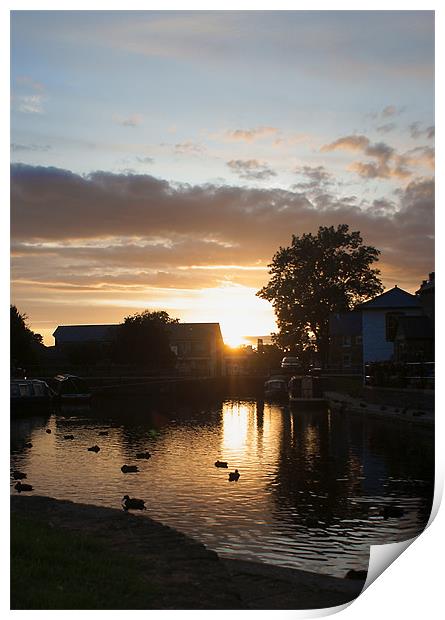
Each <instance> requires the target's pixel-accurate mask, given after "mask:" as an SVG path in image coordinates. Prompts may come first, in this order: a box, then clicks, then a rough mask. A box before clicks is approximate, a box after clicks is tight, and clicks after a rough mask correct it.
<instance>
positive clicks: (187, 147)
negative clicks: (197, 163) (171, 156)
mask: <svg viewBox="0 0 445 620" xmlns="http://www.w3.org/2000/svg"><path fill="white" fill-rule="evenodd" d="M174 150H175V153H178V154H180V155H200V154H201V153H203V152H204V151H205V147H204V146H203V145H202V144H198V143H197V142H192V141H191V140H187V141H186V142H180V143H178V144H175V146H174Z"/></svg>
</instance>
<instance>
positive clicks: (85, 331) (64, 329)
mask: <svg viewBox="0 0 445 620" xmlns="http://www.w3.org/2000/svg"><path fill="white" fill-rule="evenodd" d="M117 327H118V326H117V325H59V326H58V327H57V329H56V331H55V332H54V333H53V336H54V340H55V346H56V348H57V349H59V350H61V349H63V348H66V347H69V346H72V345H82V344H110V343H111V342H113V339H114V333H115V330H116V328H117Z"/></svg>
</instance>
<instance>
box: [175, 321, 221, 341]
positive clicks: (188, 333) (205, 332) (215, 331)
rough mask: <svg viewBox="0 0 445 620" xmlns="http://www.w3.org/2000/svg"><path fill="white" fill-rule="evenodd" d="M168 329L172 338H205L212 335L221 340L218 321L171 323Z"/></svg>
mask: <svg viewBox="0 0 445 620" xmlns="http://www.w3.org/2000/svg"><path fill="white" fill-rule="evenodd" d="M168 331H169V333H170V337H171V338H172V339H173V340H207V339H209V338H212V337H216V338H218V339H219V338H220V339H221V340H222V335H221V328H220V326H219V323H171V324H170V325H169V326H168Z"/></svg>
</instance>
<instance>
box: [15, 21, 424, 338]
mask: <svg viewBox="0 0 445 620" xmlns="http://www.w3.org/2000/svg"><path fill="white" fill-rule="evenodd" d="M434 123H435V121H434V13H433V12H431V11H430V12H427V11H425V12H422V11H416V12H410V11H395V12H391V11H389V12H383V11H362V12H351V11H348V12H335V11H334V12H331V11H328V12H320V11H318V12H317V11H315V12H307V11H294V12H242V11H234V12H219V11H217V12H178V11H173V12H158V11H147V12H136V11H130V12H123V11H119V12H109V11H104V12H100V11H97V12H84V11H77V12H76V11H75V12H66V11H65V12H57V11H51V12H45V11H40V12H31V11H20V12H13V13H12V19H11V161H12V177H11V225H12V226H11V229H12V232H11V235H12V236H11V243H12V296H11V301H12V303H14V304H16V305H17V307H18V308H19V310H20V311H21V312H26V313H27V314H28V316H29V317H30V324H31V327H32V328H33V329H34V330H35V331H37V332H39V333H41V334H42V335H43V336H44V338H45V343H46V344H53V342H54V340H53V338H52V337H51V334H52V332H53V331H54V329H55V328H56V327H57V325H61V324H80V323H115V322H120V321H122V319H123V317H124V316H127V315H128V314H132V313H134V312H138V311H140V310H142V309H145V308H148V309H152V310H155V309H164V310H167V312H169V314H170V315H171V316H174V317H178V318H180V319H181V320H184V321H215V322H216V321H217V322H220V324H221V328H222V331H223V336H224V337H225V339H226V340H227V341H228V342H231V343H236V342H237V341H239V340H240V338H241V337H243V336H249V335H250V336H261V335H265V334H268V333H270V332H271V331H273V330H274V329H275V323H274V316H273V312H272V308H271V306H270V304H269V303H268V302H266V301H264V300H260V299H259V298H257V297H255V292H256V291H257V290H258V289H259V288H261V287H262V286H263V285H264V284H266V283H267V281H268V271H267V265H268V263H270V261H271V259H272V256H273V254H274V252H275V251H276V250H277V249H278V247H279V246H280V245H282V246H284V245H289V243H290V241H291V236H292V234H296V235H301V234H302V233H305V232H316V231H317V229H318V226H320V225H323V226H327V225H337V224H342V223H346V224H349V226H350V227H351V228H352V229H353V230H360V231H361V233H362V235H363V237H364V241H365V242H366V243H370V244H372V245H375V246H376V247H377V248H379V249H380V250H381V252H382V254H381V261H380V265H379V266H380V269H381V271H382V278H383V282H384V284H385V286H387V287H392V286H394V284H398V285H399V286H401V287H402V288H404V289H406V290H408V291H411V292H414V291H415V290H416V289H417V288H418V286H419V284H420V282H421V280H423V279H425V278H427V276H428V272H430V271H432V270H433V269H434V263H433V260H434V247H433V234H434Z"/></svg>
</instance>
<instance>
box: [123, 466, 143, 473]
mask: <svg viewBox="0 0 445 620" xmlns="http://www.w3.org/2000/svg"><path fill="white" fill-rule="evenodd" d="M137 471H139V469H138V466H137V465H122V467H121V472H122V473H123V474H129V473H134V472H137Z"/></svg>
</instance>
